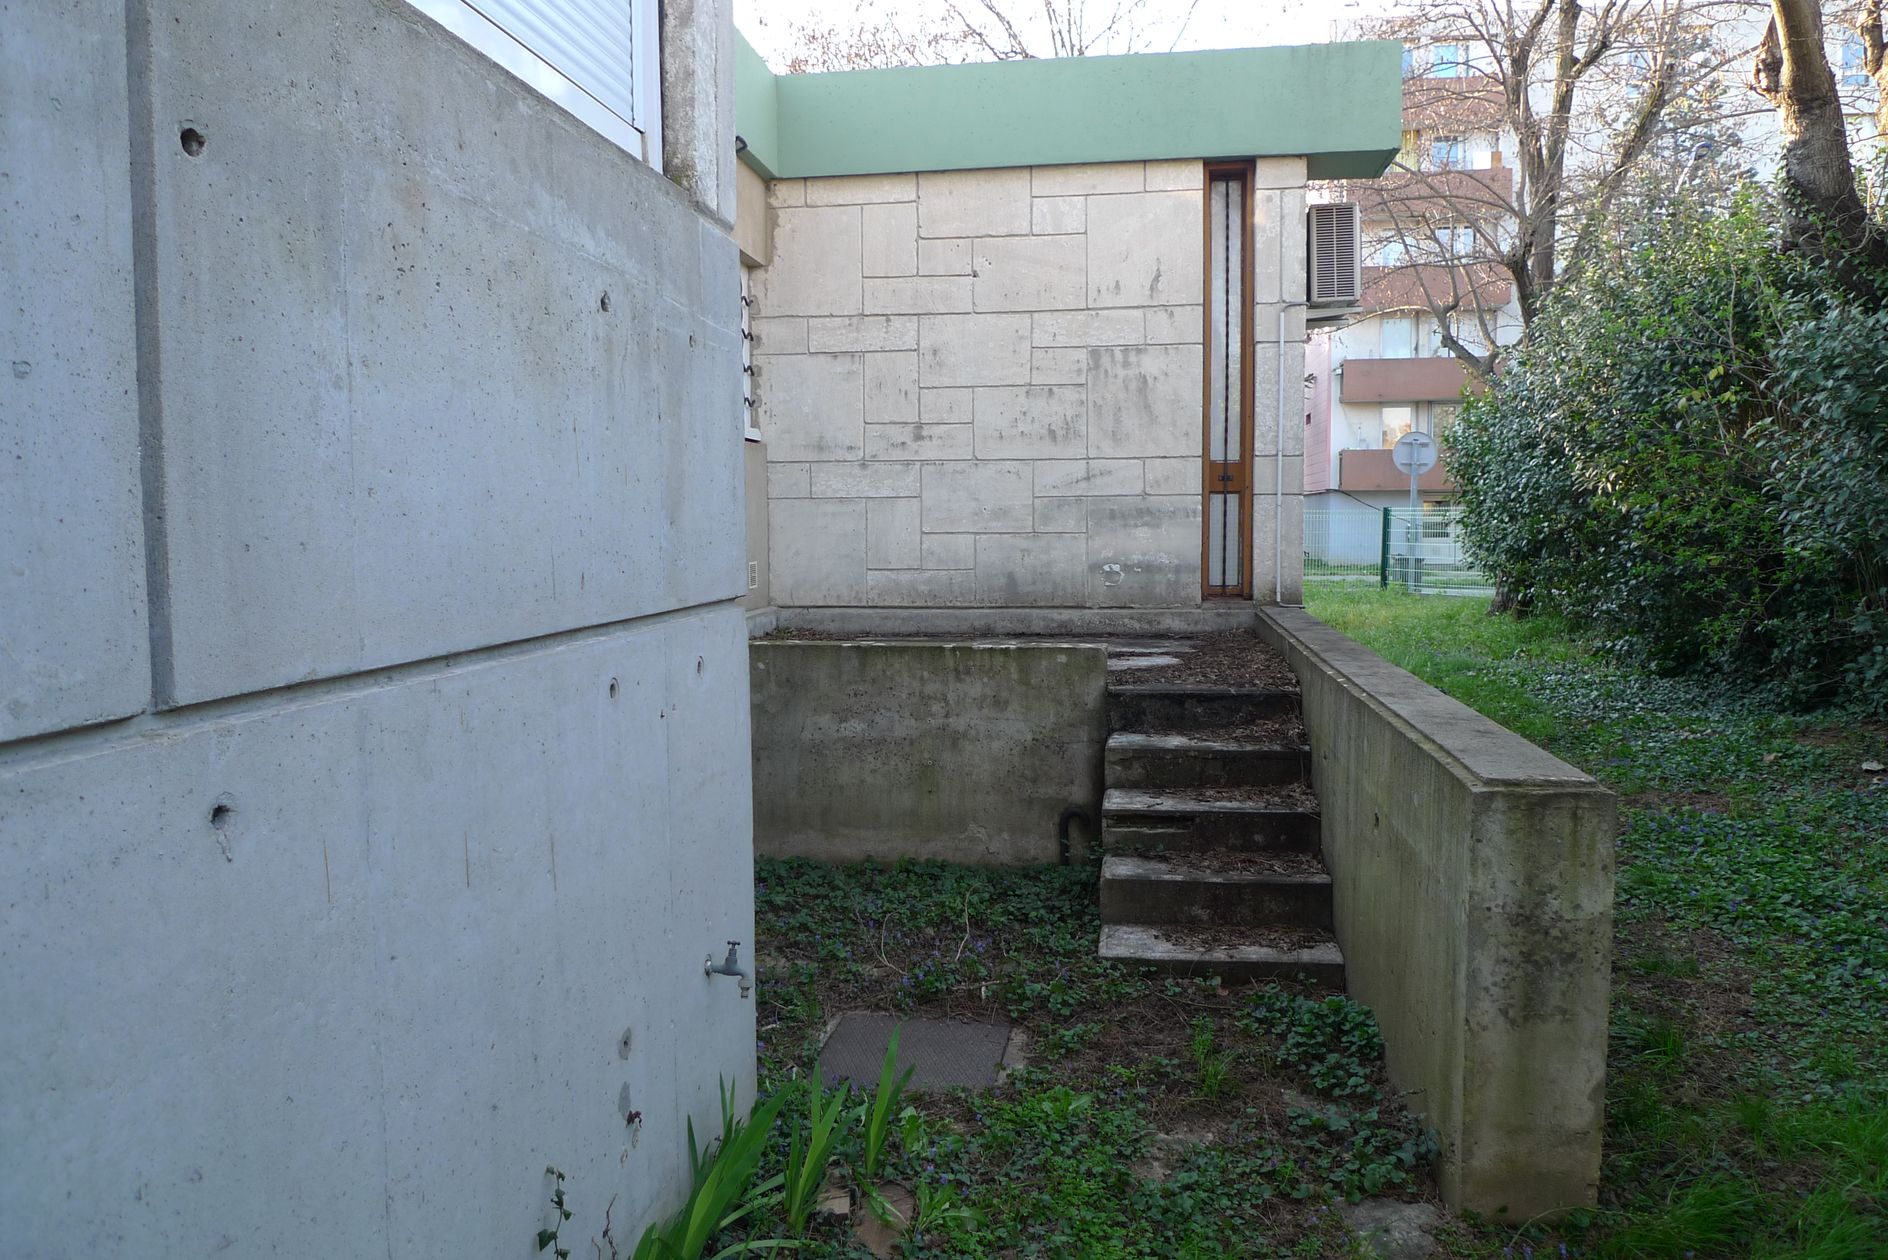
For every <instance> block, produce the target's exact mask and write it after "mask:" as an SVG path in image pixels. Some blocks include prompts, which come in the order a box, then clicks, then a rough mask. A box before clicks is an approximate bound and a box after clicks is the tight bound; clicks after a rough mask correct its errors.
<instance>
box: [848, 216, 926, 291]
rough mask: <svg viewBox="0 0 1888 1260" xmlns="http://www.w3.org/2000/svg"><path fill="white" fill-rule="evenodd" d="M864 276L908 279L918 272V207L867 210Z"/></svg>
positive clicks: (865, 219)
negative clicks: (906, 277) (907, 277)
mask: <svg viewBox="0 0 1888 1260" xmlns="http://www.w3.org/2000/svg"><path fill="white" fill-rule="evenodd" d="M862 214H863V219H864V224H863V226H864V232H865V274H866V275H868V276H910V275H916V274H917V271H918V207H917V206H916V205H915V204H913V203H911V202H903V203H898V204H893V205H885V206H867V207H866V208H865V209H864V211H862Z"/></svg>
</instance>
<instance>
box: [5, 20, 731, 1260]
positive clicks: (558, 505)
mask: <svg viewBox="0 0 1888 1260" xmlns="http://www.w3.org/2000/svg"><path fill="white" fill-rule="evenodd" d="M693 14H694V20H695V21H696V22H698V23H703V24H705V26H704V29H702V30H698V31H695V32H694V34H695V35H696V36H698V37H699V38H696V39H694V40H692V41H682V42H683V43H686V44H691V45H692V46H693V47H694V48H695V49H696V53H695V55H696V56H697V61H696V62H695V64H693V65H692V66H691V67H690V70H691V74H690V75H689V76H687V77H686V78H687V81H686V82H685V83H679V84H671V85H668V86H669V87H670V88H671V89H672V90H665V93H664V95H665V98H666V99H668V100H669V101H670V102H671V103H676V104H678V105H679V104H681V103H683V102H684V101H685V99H687V100H692V101H693V109H692V112H689V111H684V112H683V115H678V121H687V122H688V123H689V126H688V127H681V126H679V125H678V128H677V133H676V135H672V136H670V138H669V141H670V143H669V149H670V153H671V155H672V156H674V157H676V158H677V159H678V167H682V168H686V169H687V170H689V171H692V172H696V173H702V172H717V171H719V172H723V173H729V174H731V172H732V169H733V166H732V164H733V158H732V134H733V126H732V119H731V117H729V116H725V115H726V114H727V110H728V108H729V103H728V100H727V95H728V94H727V92H726V91H725V84H724V83H722V82H721V80H723V79H724V78H725V71H724V68H722V67H720V66H719V65H718V64H717V62H716V61H715V58H714V57H713V56H711V55H710V53H709V52H708V51H706V50H711V49H714V48H716V47H731V40H732V32H731V27H730V25H729V16H728V12H727V5H726V4H725V2H724V0H696V2H695V4H694V6H693ZM3 25H4V30H0V145H3V146H4V149H3V150H0V170H4V171H5V172H6V179H5V180H4V181H0V182H4V183H5V184H6V188H7V192H6V195H5V197H0V240H4V241H5V242H6V245H5V247H4V248H0V267H3V268H4V269H5V270H4V274H3V275H0V281H3V285H0V287H4V289H5V292H6V295H7V296H6V300H5V302H4V303H0V340H4V341H5V343H6V344H7V346H8V347H9V351H8V354H7V356H6V358H7V359H8V360H9V361H10V362H11V370H10V371H7V370H3V369H0V457H3V458H4V461H5V467H6V471H5V473H4V474H0V1011H4V1013H5V1014H4V1017H0V1081H4V1086H3V1087H0V1221H4V1222H5V1226H4V1230H5V1239H6V1242H5V1244H4V1247H0V1249H3V1250H5V1251H6V1252H7V1253H8V1254H10V1255H15V1254H17V1255H47V1256H50V1255H97V1256H105V1255H139V1256H157V1257H169V1256H198V1255H204V1254H208V1253H212V1252H218V1253H226V1254H230V1255H261V1254H269V1255H281V1256H308V1257H322V1258H324V1260H325V1258H327V1257H334V1256H364V1255H381V1254H390V1255H495V1254H504V1255H514V1254H515V1255H519V1256H524V1255H528V1254H532V1243H533V1240H534V1236H535V1233H536V1231H537V1230H538V1228H540V1227H541V1226H543V1225H545V1224H548V1223H549V1216H548V1212H549V1204H548V1187H547V1185H546V1181H545V1168H546V1166H547V1165H550V1164H555V1165H557V1166H558V1167H560V1168H562V1169H564V1170H565V1172H566V1173H568V1174H569V1178H570V1180H569V1183H568V1190H569V1193H570V1197H571V1201H572V1204H573V1206H574V1207H575V1209H576V1212H577V1217H576V1219H575V1220H574V1221H572V1222H571V1223H570V1225H569V1226H567V1227H566V1229H565V1233H564V1237H565V1240H566V1241H567V1242H569V1243H572V1244H573V1245H574V1247H575V1248H576V1249H577V1250H578V1251H580V1252H581V1251H583V1250H586V1249H587V1241H588V1239H590V1238H591V1237H594V1236H595V1235H596V1234H597V1233H598V1232H599V1230H600V1227H601V1223H602V1213H603V1210H604V1208H605V1206H606V1205H607V1204H609V1203H610V1202H611V1200H612V1199H614V1200H615V1207H614V1222H615V1227H616V1233H617V1236H618V1237H619V1238H621V1237H624V1236H627V1235H630V1234H633V1233H634V1232H635V1227H636V1225H637V1223H638V1222H640V1221H641V1220H642V1219H644V1218H646V1217H648V1216H649V1215H650V1214H651V1213H653V1212H655V1211H657V1210H659V1209H662V1208H666V1207H668V1206H670V1205H672V1204H673V1203H675V1202H676V1200H677V1199H678V1197H679V1195H680V1193H681V1192H682V1190H683V1188H684V1183H685V1182H686V1179H687V1165H686V1161H685V1160H684V1157H683V1129H684V1124H685V1121H686V1120H687V1118H688V1117H689V1116H691V1115H692V1116H693V1117H694V1120H695V1123H696V1127H697V1129H698V1130H701V1129H703V1128H704V1126H705V1127H706V1128H707V1129H710V1130H712V1128H713V1126H714V1124H715V1122H716V1120H717V1119H718V1114H717V1113H718V1107H719V1103H718V1098H717V1078H718V1077H719V1078H726V1079H729V1080H732V1081H734V1082H737V1083H738V1084H739V1085H740V1087H741V1088H742V1090H743V1092H744V1095H747V1096H751V1089H752V1081H753V1065H754V1058H753V1049H754V1040H753V1038H754V1012H753V1004H752V1002H751V1001H747V1002H744V1001H742V1000H741V999H740V997H739V995H738V993H737V989H736V986H735V984H734V982H733V981H731V980H725V979H715V980H710V979H708V978H706V977H704V976H703V974H702V960H703V958H704V957H705V956H706V955H707V954H708V953H709V951H710V950H715V951H717V956H718V955H719V952H724V951H725V948H726V946H725V942H726V941H727V940H728V939H730V938H738V939H740V940H742V941H743V942H751V940H752V931H753V918H752V883H751V870H752V865H751V831H750V826H751V807H750V781H749V768H748V760H747V757H746V739H747V721H748V704H747V662H746V638H745V629H744V624H743V618H742V615H741V611H740V608H739V606H738V604H737V603H736V601H737V600H738V598H739V596H740V595H741V593H742V591H743V590H744V588H745V581H744V574H743V555H742V527H741V483H742V478H741V443H740V427H739V424H738V423H737V417H738V415H739V379H740V370H739V349H738V346H739V340H738V338H739V331H738V308H737V305H736V293H737V284H736V279H737V272H736V266H737V262H736V251H735V246H734V244H733V242H732V241H731V239H730V238H729V235H728V220H729V218H730V217H731V215H732V212H733V210H732V204H731V197H732V193H731V191H728V190H730V189H731V187H732V184H731V180H722V179H720V178H719V176H717V177H715V178H706V177H704V178H701V179H698V180H695V181H693V185H692V194H691V191H689V190H685V189H684V188H681V187H678V186H677V185H676V183H675V182H672V181H671V180H670V179H667V178H664V177H663V176H662V175H661V174H659V173H657V172H654V171H652V170H650V169H648V168H647V167H645V166H643V165H641V164H640V163H639V162H637V161H636V160H634V159H632V158H630V157H629V156H628V155H626V154H625V153H623V152H622V151H621V150H619V149H617V148H616V147H615V146H613V145H611V144H610V143H609V142H607V141H605V140H603V139H602V138H601V137H599V136H597V135H596V134H594V133H592V132H591V131H589V130H588V129H587V128H585V127H584V126H582V125H581V124H579V123H578V122H576V121H575V120H574V119H572V118H570V117H569V116H567V115H566V114H564V113H563V112H562V111H560V110H558V109H556V108H554V107H553V106H551V105H550V104H549V103H548V102H547V101H545V100H544V99H543V98H541V97H539V96H537V95H536V94H535V93H534V92H533V91H531V90H530V89H529V88H527V87H526V86H525V85H523V84H522V83H520V82H518V81H516V80H514V79H512V78H510V77H509V76H507V75H506V74H504V73H503V72H501V71H500V70H498V69H497V68H496V67H494V66H493V65H492V64H491V63H490V62H489V61H487V60H486V59H485V58H484V57H482V56H480V55H479V54H477V53H476V52H474V51H472V50H471V49H469V48H467V47H465V46H463V45H461V44H460V43H458V42H457V41H456V40H454V39H453V38H452V37H450V36H449V35H447V34H446V33H445V32H443V31H442V30H440V29H439V28H438V27H436V26H434V25H433V24H432V23H431V22H429V21H427V20H426V19H425V18H423V17H421V16H420V15H419V14H418V13H417V11H416V10H414V9H413V8H411V7H410V6H408V5H406V4H403V3H397V2H395V0H319V2H314V0H311V2H308V3H297V4H286V3H284V4H272V5H269V6H267V13H266V16H265V15H263V14H261V13H259V12H258V10H257V8H256V6H255V5H254V4H252V3H250V0H192V2H191V3H173V2H167V0H134V2H133V3H131V4H129V5H126V4H125V3H123V2H122V0H57V2H54V3H43V4H32V5H26V6H14V7H13V9H11V10H10V11H9V13H8V16H7V18H6V21H5V23H4V24H3ZM717 109H718V110H720V111H721V112H722V114H723V115H724V116H723V117H722V118H721V120H720V122H719V123H715V122H713V120H712V119H711V118H708V117H707V116H706V115H704V114H703V112H702V111H703V110H709V111H711V112H712V111H713V110H717ZM684 115H685V117H684ZM185 128H190V129H192V130H194V131H196V132H197V133H199V134H200V136H201V138H202V144H201V146H200V147H198V146H194V145H193V146H192V148H191V149H187V148H186V146H185V145H184V144H183V143H182V142H181V138H182V132H183V130H184V129H185ZM691 132H692V133H698V134H701V135H708V136H712V137H718V138H717V139H715V140H714V141H713V143H714V145H715V151H710V152H706V153H699V154H693V155H690V154H688V153H687V152H686V151H685V150H681V149H678V138H681V137H684V136H685V135H686V134H690V133H691ZM723 146H725V147H726V149H727V150H728V151H727V152H726V153H721V152H719V149H720V148H721V147H723ZM192 149H194V150H195V151H192ZM684 159H686V160H684ZM724 183H725V184H726V185H727V188H726V189H724V188H722V184H724ZM724 193H725V194H726V195H725V197H724ZM606 295H607V301H606V300H605V297H606ZM743 953H744V956H745V955H746V949H745V948H744V951H743ZM632 1111H635V1112H640V1113H641V1120H640V1122H639V1123H637V1124H629V1123H627V1122H626V1117H627V1116H628V1114H629V1113H630V1112H632Z"/></svg>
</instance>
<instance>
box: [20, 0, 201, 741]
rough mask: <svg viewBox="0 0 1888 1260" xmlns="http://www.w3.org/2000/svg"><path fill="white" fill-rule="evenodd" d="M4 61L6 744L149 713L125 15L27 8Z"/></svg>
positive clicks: (74, 6) (115, 8) (80, 0)
mask: <svg viewBox="0 0 1888 1260" xmlns="http://www.w3.org/2000/svg"><path fill="white" fill-rule="evenodd" d="M0 65H4V67H5V69H4V72H0V154H4V155H5V158H4V161H3V162H0V344H4V346H5V347H6V348H5V351H4V355H3V356H0V358H3V359H4V361H0V469H3V470H4V471H0V521H4V522H5V528H4V529H0V743H4V742H5V741H7V740H11V739H19V738H22V737H25V736H29V735H37V734H40V733H42V732H45V731H51V730H57V729H60V728H62V727H67V726H78V725H83V724H86V723H90V722H99V721H104V720H106V719H108V718H116V717H123V716H124V715H126V714H129V713H135V712H137V711H138V710H139V709H141V708H143V707H144V705H145V703H146V701H147V700H148V699H149V696H150V646H149V634H150V630H149V625H148V623H147V621H146V618H145V613H144V521H143V501H142V498H141V495H140V491H139V483H138V391H137V361H136V357H137V346H136V337H135V334H134V331H133V310H132V272H131V176H130V169H129V162H130V139H129V129H128V115H127V113H126V103H125V102H126V98H125V92H126V71H125V6H124V5H123V4H122V3H114V2H113V0H60V2H59V3H45V4H30V5H23V6H22V5H15V6H12V7H10V8H9V9H8V10H7V12H6V14H5V17H4V20H0ZM173 143H175V142H173Z"/></svg>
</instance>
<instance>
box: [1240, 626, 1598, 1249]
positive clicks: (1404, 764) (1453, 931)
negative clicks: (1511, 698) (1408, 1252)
mask: <svg viewBox="0 0 1888 1260" xmlns="http://www.w3.org/2000/svg"><path fill="white" fill-rule="evenodd" d="M1259 624H1260V632H1261V633H1262V634H1263V635H1264V636H1265V637H1266V638H1267V639H1268V640H1269V641H1270V642H1272V643H1273V644H1274V645H1275V646H1277V647H1279V648H1280V649H1281V650H1283V651H1284V652H1285V654H1286V656H1287V658H1288V659H1289V660H1290V662H1291V665H1292V668H1293V670H1294V671H1295V672H1296V673H1297V675H1298V678H1299V681H1300V683H1301V684H1302V686H1303V690H1304V708H1305V724H1306V726H1307V727H1308V728H1309V730H1310V736H1311V746H1312V761H1313V775H1314V778H1315V781H1316V784H1317V788H1318V795H1319V799H1320V801H1321V804H1322V808H1323V814H1324V822H1323V839H1324V856H1325V862H1326V865H1327V866H1328V867H1329V868H1330V871H1331V877H1332V880H1333V883H1334V885H1335V896H1336V921H1337V936H1338V941H1339V943H1340V944H1341V945H1342V946H1343V949H1344V956H1345V964H1346V969H1347V972H1348V976H1349V986H1350V992H1351V995H1352V996H1353V997H1355V998H1357V1000H1359V1001H1360V1002H1363V1003H1364V1004H1366V1005H1367V1006H1369V1007H1370V1008H1371V1010H1372V1011H1373V1012H1374V1013H1375V1015H1376V1017H1377V1022H1378V1024H1379V1025H1380V1026H1381V1027H1382V1029H1383V1038H1384V1044H1385V1047H1386V1050H1387V1054H1388V1061H1389V1070H1390V1075H1391V1077H1392V1079H1393V1080H1394V1081H1395V1082H1396V1084H1397V1085H1398V1086H1400V1087H1401V1088H1402V1089H1405V1090H1408V1091H1411V1093H1410V1096H1409V1102H1410V1105H1411V1106H1412V1107H1414V1108H1415V1109H1416V1110H1418V1111H1420V1112H1421V1113H1422V1114H1423V1115H1424V1116H1425V1117H1426V1118H1427V1119H1428V1122H1429V1124H1430V1125H1431V1126H1432V1127H1433V1128H1434V1129H1435V1130H1436V1131H1437V1133H1438V1135H1439V1137H1440V1140H1441V1143H1442V1170H1441V1171H1442V1192H1443V1196H1444V1198H1445V1199H1446V1200H1447V1201H1448V1202H1449V1203H1450V1204H1452V1205H1453V1206H1456V1207H1458V1208H1468V1209H1473V1210H1475V1211H1478V1212H1482V1213H1487V1214H1490V1215H1497V1216H1500V1217H1503V1218H1504V1219H1509V1220H1524V1219H1527V1218H1529V1217H1532V1216H1534V1215H1536V1214H1537V1213H1543V1212H1553V1211H1557V1210H1561V1209H1566V1208H1572V1207H1578V1206H1588V1205H1591V1204H1593V1203H1594V1201H1595V1197H1596V1194H1597V1191H1598V1184H1599V1158H1600V1134H1601V1129H1602V1124H1603V1120H1604V1094H1605V1073H1606V1025H1607V989H1608V983H1609V966H1610V958H1611V947H1612V907H1613V837H1614V823H1615V802H1614V799H1613V796H1612V794H1611V793H1610V792H1608V791H1606V790H1605V789H1604V788H1602V787H1600V786H1599V784H1597V783H1596V782H1594V780H1592V779H1591V778H1589V777H1588V776H1587V775H1585V774H1583V773H1581V772H1580V771H1579V770H1577V769H1575V768H1574V767H1572V766H1570V765H1568V764H1566V763H1565V762H1563V761H1560V760H1559V759H1558V758H1555V757H1552V756H1550V755H1549V754H1547V753H1546V752H1543V751H1542V750H1541V749H1539V748H1536V747H1535V746H1534V745H1532V744H1530V743H1528V742H1527V741H1525V740H1523V739H1521V738H1520V737H1519V736H1518V735H1515V734H1513V733H1512V732H1510V731H1507V730H1505V729H1503V728H1502V727H1500V726H1497V725H1496V724H1495V723H1493V722H1491V721H1489V720H1488V719H1487V718H1485V717H1482V716H1481V715H1480V714H1478V713H1476V712H1474V711H1473V710H1471V709H1469V708H1467V707H1466V706H1464V705H1462V704H1460V703H1458V702H1456V701H1455V700H1452V699H1450V698H1449V697H1447V696H1445V695H1443V694H1442V693H1441V692H1439V691H1437V690H1436V689H1435V688H1433V687H1430V686H1429V685H1427V684H1426V683H1423V682H1422V681H1420V680H1419V679H1417V678H1415V677H1414V676H1412V675H1411V674H1409V673H1407V672H1405V671H1403V670H1401V669H1398V668H1396V667H1395V666H1393V665H1391V664H1389V663H1388V662H1387V661H1385V660H1383V659H1382V658H1381V657H1379V656H1377V655H1375V654H1374V653H1372V652H1370V651H1368V650H1366V649H1364V648H1363V647H1361V646H1359V645H1358V644H1356V643H1354V642H1352V641H1351V640H1349V639H1347V638H1345V637H1344V636H1343V635H1341V634H1339V633H1338V632H1337V631H1335V630H1332V629H1331V628H1330V627H1328V626H1326V625H1324V624H1323V623H1322V622H1320V621H1318V620H1316V619H1315V618H1313V617H1311V616H1310V615H1309V614H1307V613H1304V612H1302V611H1298V610H1291V609H1278V610H1273V609H1265V610H1261V612H1260V622H1259Z"/></svg>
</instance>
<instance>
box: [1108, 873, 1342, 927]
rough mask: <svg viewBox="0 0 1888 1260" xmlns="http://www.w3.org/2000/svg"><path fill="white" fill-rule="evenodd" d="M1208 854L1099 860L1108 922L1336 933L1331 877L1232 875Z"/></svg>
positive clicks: (1260, 874)
mask: <svg viewBox="0 0 1888 1260" xmlns="http://www.w3.org/2000/svg"><path fill="white" fill-rule="evenodd" d="M1207 858H1208V855H1204V854H1200V855H1192V854H1176V855H1171V856H1168V855H1160V856H1128V855H1125V854H1109V855H1108V856H1106V857H1104V858H1102V860H1101V921H1102V922H1103V923H1177V924H1190V925H1193V926H1198V927H1231V926H1241V925H1252V926H1256V925H1259V924H1272V925H1277V926H1282V927H1291V928H1317V929H1321V930H1323V931H1326V932H1329V931H1330V930H1331V877H1330V876H1329V875H1326V874H1324V873H1323V872H1319V873H1317V874H1284V873H1279V872H1273V871H1264V870H1245V869H1239V868H1237V867H1233V868H1231V869H1228V868H1225V867H1222V866H1220V865H1219V864H1217V863H1215V862H1212V861H1209V860H1207Z"/></svg>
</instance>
